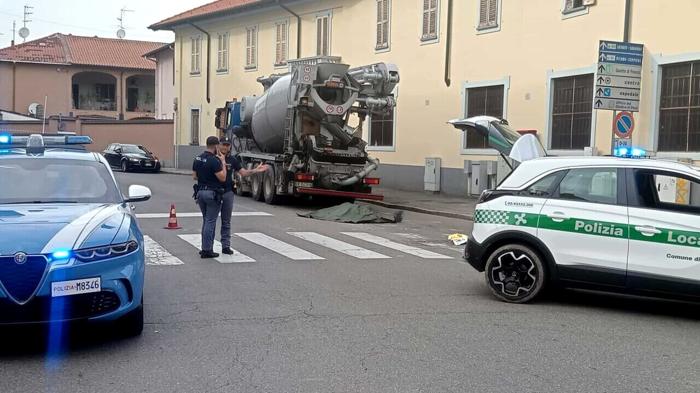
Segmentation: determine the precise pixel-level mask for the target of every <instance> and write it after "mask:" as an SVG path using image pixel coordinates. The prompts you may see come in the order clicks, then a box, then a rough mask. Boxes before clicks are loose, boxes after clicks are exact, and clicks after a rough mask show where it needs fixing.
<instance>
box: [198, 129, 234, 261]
mask: <svg viewBox="0 0 700 393" xmlns="http://www.w3.org/2000/svg"><path fill="white" fill-rule="evenodd" d="M218 146H219V138H217V137H215V136H210V137H209V138H207V150H205V151H204V152H203V153H202V154H200V155H198V156H197V157H196V158H195V159H194V163H193V164H192V171H193V172H194V173H193V177H194V179H195V180H196V181H197V185H196V186H195V199H196V200H197V204H198V205H199V209H200V210H201V211H202V220H203V221H202V251H200V252H199V255H200V256H201V257H202V258H216V257H218V256H219V254H217V253H215V252H214V237H215V236H216V220H217V218H218V216H219V212H220V211H221V201H222V198H223V195H224V191H225V190H224V182H225V181H226V175H227V171H226V165H224V164H223V162H225V158H224V155H223V154H222V153H221V152H219V151H218Z"/></svg>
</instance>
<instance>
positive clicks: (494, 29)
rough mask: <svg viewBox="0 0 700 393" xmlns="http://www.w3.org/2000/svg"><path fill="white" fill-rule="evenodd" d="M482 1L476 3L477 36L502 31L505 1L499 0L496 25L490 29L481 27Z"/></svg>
mask: <svg viewBox="0 0 700 393" xmlns="http://www.w3.org/2000/svg"><path fill="white" fill-rule="evenodd" d="M481 1H482V0H478V1H477V2H476V7H477V8H476V34H488V33H495V32H497V31H501V10H502V9H503V7H502V2H503V0H498V5H497V7H498V10H497V11H498V12H496V25H495V26H489V27H479V26H480V24H481Z"/></svg>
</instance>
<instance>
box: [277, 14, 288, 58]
mask: <svg viewBox="0 0 700 393" xmlns="http://www.w3.org/2000/svg"><path fill="white" fill-rule="evenodd" d="M275 29H276V36H275V65H276V66H283V65H285V64H287V33H288V31H289V30H288V28H287V22H286V21H285V22H279V23H277V24H275Z"/></svg>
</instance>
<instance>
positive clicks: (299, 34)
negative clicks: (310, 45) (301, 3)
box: [277, 0, 301, 59]
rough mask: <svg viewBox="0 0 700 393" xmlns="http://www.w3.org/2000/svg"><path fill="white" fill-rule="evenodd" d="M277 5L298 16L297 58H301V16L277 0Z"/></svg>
mask: <svg viewBox="0 0 700 393" xmlns="http://www.w3.org/2000/svg"><path fill="white" fill-rule="evenodd" d="M277 5H278V6H280V8H282V9H283V10H285V11H287V12H289V13H290V14H292V15H293V16H294V17H296V18H297V59H301V16H299V14H297V13H296V12H294V11H292V10H290V9H289V7H287V6H286V5H284V4H282V3H280V0H277Z"/></svg>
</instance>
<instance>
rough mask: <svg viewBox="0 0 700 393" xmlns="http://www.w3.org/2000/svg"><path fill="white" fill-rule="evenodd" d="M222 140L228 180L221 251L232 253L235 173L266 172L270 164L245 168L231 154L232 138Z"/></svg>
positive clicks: (223, 206)
mask: <svg viewBox="0 0 700 393" xmlns="http://www.w3.org/2000/svg"><path fill="white" fill-rule="evenodd" d="M220 142H221V145H219V151H220V152H221V153H222V155H223V156H224V162H225V163H226V181H225V182H224V195H223V197H222V204H221V252H223V253H224V254H228V255H231V254H233V250H232V249H231V215H232V213H233V195H234V193H233V174H234V173H238V174H239V175H241V176H243V177H246V176H252V175H254V174H256V173H261V172H265V171H266V170H267V169H268V166H267V165H260V166H259V167H257V168H255V169H253V170H248V169H245V168H243V167H242V166H241V163H240V162H239V161H238V159H237V158H236V157H235V156H234V155H233V154H231V139H229V138H228V137H222V138H221V140H220Z"/></svg>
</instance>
